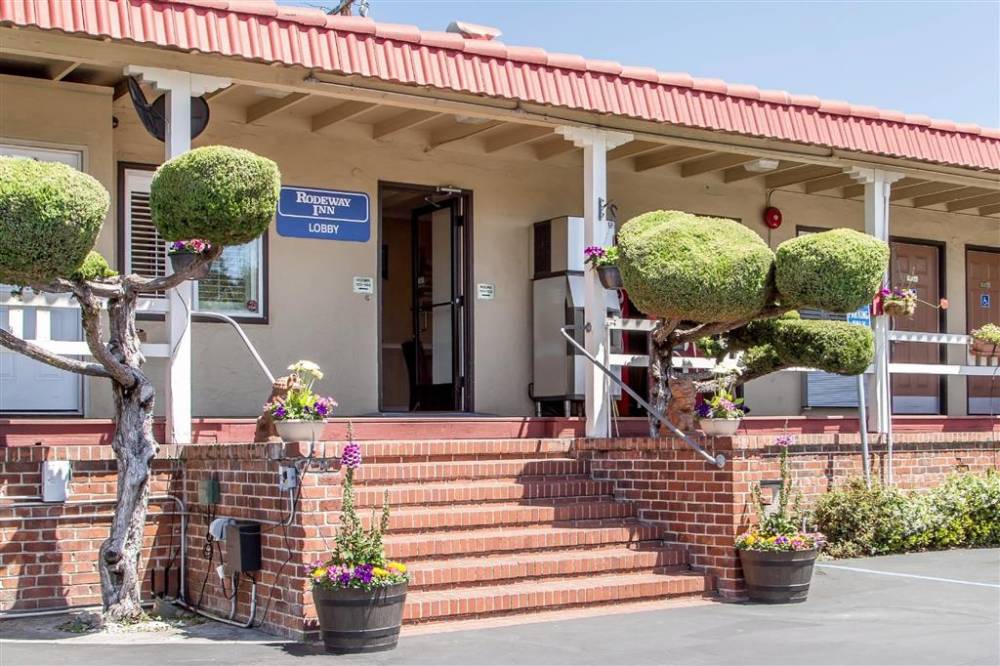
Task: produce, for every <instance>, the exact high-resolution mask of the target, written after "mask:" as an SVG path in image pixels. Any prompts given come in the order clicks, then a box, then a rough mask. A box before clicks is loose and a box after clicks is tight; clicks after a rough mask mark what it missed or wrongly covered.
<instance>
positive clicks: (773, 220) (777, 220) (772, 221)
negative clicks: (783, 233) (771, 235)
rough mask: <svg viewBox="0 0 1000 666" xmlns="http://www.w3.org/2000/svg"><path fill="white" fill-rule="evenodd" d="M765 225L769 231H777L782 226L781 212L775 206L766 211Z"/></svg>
mask: <svg viewBox="0 0 1000 666" xmlns="http://www.w3.org/2000/svg"><path fill="white" fill-rule="evenodd" d="M764 224H766V225H767V227H768V229H777V228H778V227H780V226H781V211H780V210H779V209H777V208H775V207H774V206H768V207H767V208H765V209H764Z"/></svg>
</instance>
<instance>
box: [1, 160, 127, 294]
mask: <svg viewBox="0 0 1000 666" xmlns="http://www.w3.org/2000/svg"><path fill="white" fill-rule="evenodd" d="M110 202H111V199H110V197H109V195H108V192H107V190H105V189H104V187H102V186H101V184H100V183H98V182H97V181H96V180H95V179H94V178H92V177H91V176H88V175H87V174H85V173H81V172H80V171H77V170H76V169H73V168H71V167H69V166H67V165H65V164H59V163H57V162H39V161H36V160H31V159H26V158H20V157H0V282H6V283H8V284H18V285H27V284H31V283H44V282H51V281H52V280H53V279H55V278H57V277H69V276H70V275H71V274H72V273H73V271H75V270H76V269H77V267H79V266H80V264H81V263H83V260H84V258H85V257H86V256H87V253H88V252H90V250H91V248H93V247H94V242H95V241H96V240H97V234H98V233H100V231H101V225H102V224H103V223H104V216H105V215H106V214H107V212H108V206H109V205H110Z"/></svg>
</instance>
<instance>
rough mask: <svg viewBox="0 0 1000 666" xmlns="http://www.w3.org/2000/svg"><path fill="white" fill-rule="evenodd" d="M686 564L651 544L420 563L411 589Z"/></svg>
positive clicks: (677, 554) (660, 568) (413, 569)
mask: <svg viewBox="0 0 1000 666" xmlns="http://www.w3.org/2000/svg"><path fill="white" fill-rule="evenodd" d="M685 564H686V557H685V553H684V551H682V550H680V549H671V548H663V547H659V546H656V547H653V546H648V545H647V544H636V546H635V547H631V548H630V547H624V546H614V547H610V548H594V549H590V550H555V551H551V552H544V551H543V552H537V551H536V552H528V553H513V554H510V555H501V556H494V557H466V558H449V559H442V560H417V561H416V562H414V563H413V564H412V565H411V566H410V567H409V572H410V587H411V589H421V588H439V587H455V586H473V585H490V584H496V583H497V582H500V581H512V582H516V581H517V579H524V578H535V579H551V578H554V577H556V576H559V577H566V576H593V575H598V574H606V573H611V572H629V571H631V572H639V571H646V572H655V573H662V572H665V571H666V570H667V569H675V570H677V569H679V568H680V567H682V566H683V565H685Z"/></svg>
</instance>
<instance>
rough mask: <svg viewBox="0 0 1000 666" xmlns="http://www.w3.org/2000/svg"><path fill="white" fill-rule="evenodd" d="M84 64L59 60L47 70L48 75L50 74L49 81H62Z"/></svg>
mask: <svg viewBox="0 0 1000 666" xmlns="http://www.w3.org/2000/svg"><path fill="white" fill-rule="evenodd" d="M82 64H83V63H80V62H73V61H67V60H59V61H57V62H54V63H52V64H51V65H49V66H48V68H47V69H46V73H47V74H48V77H49V80H51V81H62V80H63V79H65V78H66V77H67V76H69V75H70V74H71V73H72V72H73V70H74V69H76V68H77V67H79V66H80V65H82Z"/></svg>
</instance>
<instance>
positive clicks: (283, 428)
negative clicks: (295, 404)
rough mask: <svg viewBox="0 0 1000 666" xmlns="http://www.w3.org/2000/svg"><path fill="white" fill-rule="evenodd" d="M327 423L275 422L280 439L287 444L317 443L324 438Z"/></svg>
mask: <svg viewBox="0 0 1000 666" xmlns="http://www.w3.org/2000/svg"><path fill="white" fill-rule="evenodd" d="M325 426H326V421H275V422H274V427H275V428H277V429H278V437H281V439H282V440H283V441H285V442H317V441H319V440H320V438H322V437H323V428H324V427H325Z"/></svg>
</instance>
